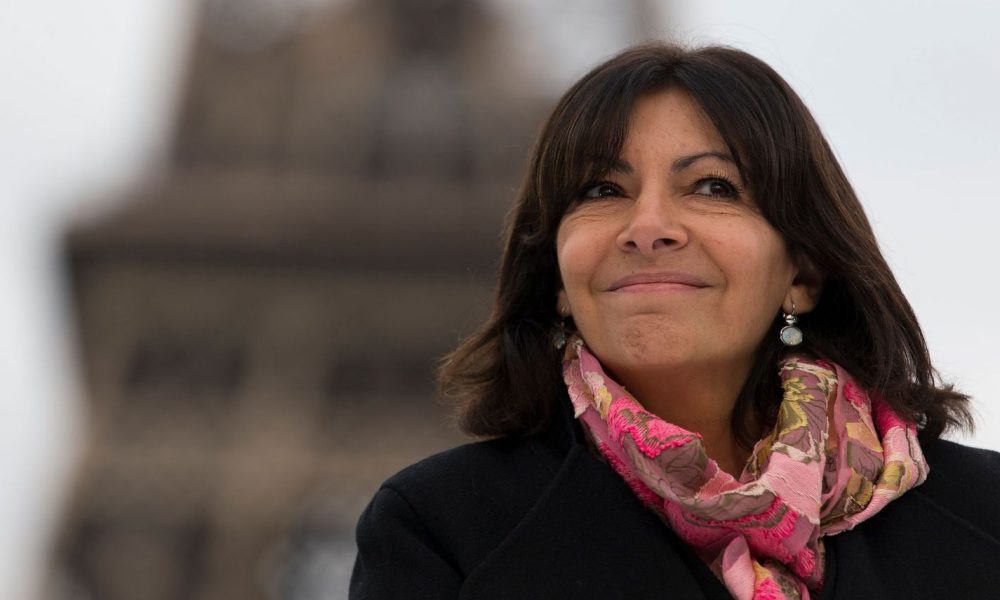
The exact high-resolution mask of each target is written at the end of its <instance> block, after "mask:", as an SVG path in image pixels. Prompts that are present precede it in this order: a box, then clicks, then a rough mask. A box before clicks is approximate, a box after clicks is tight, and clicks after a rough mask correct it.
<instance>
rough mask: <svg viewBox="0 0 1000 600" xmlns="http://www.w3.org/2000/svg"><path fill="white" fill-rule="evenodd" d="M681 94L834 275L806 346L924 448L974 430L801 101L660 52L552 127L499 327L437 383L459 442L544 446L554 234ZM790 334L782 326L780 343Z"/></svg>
mask: <svg viewBox="0 0 1000 600" xmlns="http://www.w3.org/2000/svg"><path fill="white" fill-rule="evenodd" d="M670 86H680V87H682V88H683V89H685V90H686V91H687V92H688V93H689V94H690V95H691V97H693V98H694V100H695V101H696V102H697V103H698V104H699V105H700V106H701V108H702V110H703V111H704V112H705V114H706V115H707V116H708V117H709V118H710V120H711V121H712V123H713V124H714V125H715V127H716V129H717V130H718V132H719V134H720V135H721V136H722V139H723V140H725V142H726V144H727V146H728V149H729V151H730V154H731V155H732V156H733V157H734V158H735V159H736V163H737V165H738V168H739V171H740V174H741V176H742V178H743V181H744V182H745V183H746V185H747V186H748V190H749V191H750V193H751V195H752V197H753V198H754V199H755V200H756V203H757V205H758V206H759V209H760V211H761V213H762V214H763V216H764V217H765V218H766V219H767V220H768V221H769V222H770V223H771V225H772V226H773V227H774V228H775V229H777V231H778V232H779V233H780V234H781V235H782V236H783V238H784V240H785V242H786V244H787V248H788V250H789V253H790V254H791V256H792V257H793V259H794V260H797V261H803V260H808V261H809V262H810V263H811V264H812V265H813V266H815V267H816V268H817V269H818V270H819V271H820V272H821V273H822V274H823V276H824V283H823V293H822V296H821V297H820V300H819V303H818V304H817V306H816V307H815V309H814V310H813V311H812V312H810V313H808V314H805V315H802V317H801V320H800V327H801V328H802V329H803V330H804V331H805V333H806V344H805V345H807V346H808V348H809V349H810V350H812V351H813V352H814V353H815V354H817V355H820V356H823V357H826V358H828V359H830V360H833V361H834V362H837V363H839V364H840V365H841V366H843V367H844V368H845V369H846V370H847V371H848V372H850V373H851V374H852V375H853V376H854V377H855V378H857V380H858V381H859V382H860V383H861V384H862V385H864V386H865V387H867V388H868V389H871V390H874V391H875V392H877V393H879V394H881V395H882V396H883V397H884V398H885V399H886V400H887V401H888V402H889V403H890V404H891V405H892V406H893V407H894V408H895V409H896V410H897V411H898V412H899V413H900V414H901V415H903V416H905V417H908V418H910V419H913V420H915V421H917V422H918V423H919V424H920V429H921V433H920V435H921V438H923V439H933V438H936V437H939V436H940V435H941V433H942V432H943V431H945V430H946V429H948V428H950V427H956V426H957V427H964V428H967V429H971V428H972V419H971V416H970V413H969V409H968V397H967V396H966V395H964V394H961V393H959V392H957V391H955V390H953V388H952V387H951V386H950V385H943V384H941V383H940V380H939V378H938V375H937V372H936V371H935V370H934V368H933V366H932V365H931V361H930V356H929V354H928V351H927V345H926V343H925V340H924V337H923V334H922V333H921V331H920V326H919V325H918V323H917V319H916V316H915V315H914V313H913V309H912V308H911V307H910V304H909V303H908V302H907V300H906V298H905V297H904V296H903V293H902V291H901V290H900V288H899V285H898V284H897V283H896V279H895V278H894V277H893V275H892V272H891V271H890V269H889V266H888V265H887V264H886V261H885V259H884V258H883V257H882V254H881V252H880V251H879V247H878V243H877V242H876V241H875V236H874V233H873V232H872V228H871V225H870V224H869V222H868V219H867V217H866V216H865V213H864V210H863V209H862V207H861V204H860V203H859V202H858V198H857V196H856V195H855V193H854V190H853V189H852V188H851V185H850V183H849V182H848V181H847V177H846V176H845V175H844V173H843V171H842V170H841V168H840V165H839V164H838V163H837V159H836V157H835V156H834V154H833V152H832V151H831V149H830V147H829V145H828V144H827V142H826V140H825V139H824V138H823V135H822V133H821V132H820V129H819V126H818V125H817V124H816V122H815V120H813V118H812V115H811V114H810V113H809V110H808V109H807V108H806V107H805V105H804V104H803V103H802V101H801V100H800V99H799V97H798V96H797V95H796V94H795V92H794V91H792V89H791V88H790V87H789V86H788V84H787V83H785V81H784V80H783V79H782V78H781V77H780V76H779V75H778V74H777V73H776V72H775V71H774V70H773V69H771V68H770V67H769V66H767V65H766V64H765V63H764V62H762V61H760V60H759V59H757V58H755V57H753V56H751V55H749V54H747V53H745V52H742V51H740V50H735V49H732V48H727V47H720V46H710V47H704V48H698V49H693V50H688V49H685V48H682V47H679V46H675V45H669V44H660V43H655V44H645V45H641V46H637V47H633V48H630V49H628V50H625V51H623V52H622V53H620V54H618V55H616V56H614V57H613V58H611V59H610V60H608V61H607V62H605V63H603V64H601V65H599V66H597V67H596V68H594V69H593V70H592V71H590V72H589V73H588V74H587V75H585V76H584V77H583V78H582V79H581V80H580V81H579V82H577V83H576V84H575V85H574V86H573V87H572V88H570V90H569V91H568V92H566V94H565V95H564V96H563V97H562V99H561V100H560V101H559V103H558V104H557V105H556V107H555V109H554V110H553V112H552V114H551V115H550V117H549V119H548V121H547V122H546V124H545V125H544V127H543V129H542V131H541V135H540V137H539V139H538V141H537V143H536V146H535V149H534V152H533V155H532V157H531V161H530V164H529V167H528V172H527V174H526V176H525V179H524V182H523V184H522V188H521V190H520V193H519V195H518V198H517V202H516V204H515V205H514V207H513V210H512V211H511V213H510V215H509V218H508V224H507V229H506V238H505V248H504V253H503V258H502V261H501V265H500V274H499V281H498V288H497V291H496V301H495V304H494V307H493V313H492V315H491V316H490V318H489V320H488V321H487V322H486V323H485V324H484V325H483V326H482V327H481V328H480V329H479V330H478V331H477V332H476V333H475V334H473V335H472V336H471V337H469V338H468V339H466V340H465V341H464V342H463V343H462V344H461V345H460V346H459V347H458V348H457V349H456V350H455V351H454V352H452V353H451V354H450V355H448V356H447V357H445V359H444V361H443V363H442V366H441V369H440V372H439V382H440V387H441V392H442V394H443V395H444V397H445V398H446V399H448V400H450V401H452V402H453V403H454V405H455V406H456V408H457V414H458V418H459V424H460V426H461V428H462V429H463V430H465V431H466V432H468V433H471V434H474V435H479V436H498V435H505V434H528V433H532V432H536V431H539V430H540V429H542V428H544V427H545V426H546V425H547V424H548V421H549V419H550V418H551V415H552V414H553V408H554V406H555V405H556V403H557V402H561V401H564V399H565V394H566V392H565V387H564V385H563V383H562V374H561V365H560V362H561V357H562V353H561V351H559V350H557V349H556V348H555V347H554V345H553V343H552V339H553V337H552V336H553V331H554V330H555V329H556V328H557V325H558V323H559V316H558V315H557V313H556V295H557V292H558V290H559V287H560V279H559V268H558V264H557V261H556V252H555V238H556V231H557V229H558V227H559V223H560V221H561V219H562V217H563V215H564V214H565V213H566V212H567V211H568V210H569V209H570V208H571V207H572V206H573V205H574V203H575V202H577V201H578V198H579V195H580V190H581V189H582V187H583V186H584V185H585V184H586V183H587V182H589V181H592V180H594V179H595V178H597V177H600V176H602V175H604V174H605V173H606V172H607V171H609V170H610V167H611V162H612V161H614V160H615V159H616V158H618V156H619V155H620V153H621V149H622V146H623V144H624V141H625V138H626V135H627V133H628V128H629V119H630V115H631V112H632V107H633V105H634V104H635V102H636V100H637V99H638V98H639V97H641V96H643V95H645V94H648V93H650V92H653V91H657V90H662V89H665V88H667V87H670ZM780 324H781V319H780V315H775V322H774V330H775V331H777V329H778V328H779V327H780ZM784 352H786V350H785V348H784V347H783V346H782V344H781V342H780V341H779V340H778V338H777V335H769V336H765V339H764V340H763V341H762V342H761V345H760V347H759V348H758V351H757V358H756V362H755V366H754V368H753V369H752V370H751V373H750V376H749V377H748V379H747V381H746V383H745V384H744V387H743V390H742V392H741V393H740V397H739V399H738V401H737V403H736V407H735V409H734V411H733V415H732V425H733V431H734V433H735V434H736V435H737V439H739V440H740V441H741V443H743V444H744V445H746V446H750V445H752V444H753V442H754V441H756V439H757V437H759V433H760V432H758V431H751V430H750V429H749V428H750V426H751V424H752V423H759V424H769V423H773V422H774V418H775V414H776V411H777V406H778V403H779V401H780V398H781V394H780V386H779V380H778V377H777V364H778V361H779V360H780V358H781V357H782V354H783V353H784Z"/></svg>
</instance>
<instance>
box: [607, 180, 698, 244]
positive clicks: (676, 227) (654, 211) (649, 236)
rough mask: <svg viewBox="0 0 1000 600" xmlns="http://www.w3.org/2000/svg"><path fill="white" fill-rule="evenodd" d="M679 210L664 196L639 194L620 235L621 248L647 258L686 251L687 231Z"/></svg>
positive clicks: (660, 194) (661, 194)
mask: <svg viewBox="0 0 1000 600" xmlns="http://www.w3.org/2000/svg"><path fill="white" fill-rule="evenodd" d="M680 211H681V209H680V208H679V207H677V206H675V205H674V203H673V202H672V201H671V199H670V198H669V197H668V196H667V195H665V194H663V193H653V192H651V193H646V194H640V196H639V197H638V198H636V201H635V202H634V203H633V204H632V208H631V211H630V213H629V220H628V223H627V224H626V226H625V228H624V229H623V230H622V232H621V233H620V234H618V239H617V243H618V247H619V248H620V249H621V250H623V251H624V252H627V253H638V254H642V255H644V256H653V255H655V254H656V253H658V252H661V251H664V250H676V249H678V248H683V247H684V246H685V245H686V244H687V243H688V231H687V228H685V227H684V224H683V222H682V220H683V219H682V215H681V212H680Z"/></svg>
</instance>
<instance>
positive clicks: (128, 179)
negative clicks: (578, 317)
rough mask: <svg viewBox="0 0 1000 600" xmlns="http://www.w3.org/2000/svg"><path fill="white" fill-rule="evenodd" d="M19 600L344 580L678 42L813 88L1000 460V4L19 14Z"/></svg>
mask: <svg viewBox="0 0 1000 600" xmlns="http://www.w3.org/2000/svg"><path fill="white" fill-rule="evenodd" d="M3 9H4V10H3V14H4V15H5V17H4V19H3V22H2V23H0V34H2V35H0V82H2V85H3V93H2V94H0V132H2V135H0V192H2V194H0V201H2V202H3V204H2V205H0V208H2V211H3V213H2V216H3V218H2V219H0V277H2V279H0V281H3V293H2V294H0V325H2V329H0V331H2V332H3V333H2V335H0V382H2V383H0V385H2V386H3V387H2V388H0V390H2V393H3V403H2V405H0V406H2V412H0V440H2V442H0V443H2V444H3V445H4V447H3V450H4V451H3V452H0V476H2V477H3V478H4V482H5V485H4V486H3V491H2V492H0V539H2V540H3V542H2V544H0V597H2V598H11V599H15V600H16V599H25V600H35V599H44V600H167V599H171V600H173V599H199V600H200V599H220V600H222V599H234V600H235V599H240V600H246V599H250V600H253V599H260V600H265V599H295V600H307V599H314V598H316V599H319V598H332V599H338V598H346V589H347V581H348V578H349V575H350V568H351V565H352V562H353V556H354V551H355V550H354V542H353V527H354V524H355V522H356V520H357V517H358V515H359V513H360V511H361V510H362V508H363V507H364V505H365V504H366V502H367V500H368V499H369V498H370V496H371V495H372V493H373V492H374V490H375V489H376V487H377V486H378V484H379V483H380V482H381V481H382V480H384V479H385V478H386V477H388V476H389V475H391V474H392V473H393V472H395V471H396V470H398V469H399V468H401V467H403V466H405V465H407V464H410V463H412V462H413V461H415V460H417V459H419V458H421V457H423V456H426V455H428V454H430V453H432V452H435V451H438V450H440V449H443V448H447V447H449V446H453V445H455V444H458V443H462V442H463V441H464V440H463V438H462V437H461V436H460V435H459V434H458V433H457V432H455V431H454V430H453V429H451V428H450V427H449V425H448V422H447V419H446V414H445V411H444V410H443V409H442V407H441V406H439V405H438V404H437V403H436V402H435V400H434V386H433V376H432V370H433V366H434V364H435V360H436V359H437V358H438V357H439V356H441V355H442V354H443V353H445V352H447V351H448V350H449V349H451V348H452V347H454V346H455V344H456V343H457V341H458V340H459V339H460V338H461V337H462V336H463V335H465V334H467V333H469V332H470V331H471V330H472V329H473V328H474V327H475V326H476V325H477V324H478V323H479V322H480V321H481V320H482V319H483V318H484V317H485V316H486V314H487V312H488V309H489V302H490V298H491V291H492V280H493V276H494V269H495V266H496V264H497V259H498V257H499V241H500V237H499V235H500V234H499V232H500V227H501V223H502V219H503V215H504V213H505V211H506V210H507V208H508V207H509V205H510V202H511V200H512V199H513V196H514V192H515V189H516V188H517V185H518V183H519V179H520V177H521V174H522V171H523V169H524V165H525V161H526V158H527V154H528V152H529V149H530V146H531V142H532V139H533V136H534V134H535V132H536V131H537V129H538V127H539V126H540V124H541V122H542V119H544V117H545V115H546V112H547V111H548V110H550V109H551V107H552V106H553V103H554V102H555V100H556V98H557V97H558V95H559V94H560V93H561V92H562V91H563V90H564V89H565V88H566V87H567V86H568V85H569V84H570V83H572V82H573V81H574V80H575V79H576V78H578V77H579V76H581V75H582V74H583V73H584V72H586V71H587V70H588V69H589V68H590V67H591V66H593V65H594V64H596V63H597V62H599V61H600V60H602V59H603V58H606V57H608V56H609V55H611V54H612V53H614V52H615V51H617V50H619V49H621V48H623V47H624V46H626V45H628V44H630V43H633V42H636V41H641V40H645V39H650V38H666V39H673V40H677V41H682V42H687V43H690V44H705V43H726V44H730V45H734V46H737V47H740V48H743V49H746V50H748V51H750V52H752V53H754V54H756V55H757V56H759V57H761V58H763V59H764V60H765V61H767V62H769V63H770V64H771V65H772V66H774V67H775V68H776V69H777V70H778V71H779V72H780V73H781V74H782V75H784V76H785V77H786V78H787V79H788V81H789V82H790V83H791V84H792V86H793V87H794V88H796V90H797V91H798V92H799V93H800V94H801V95H802V96H803V98H804V99H805V101H806V103H807V104H808V105H809V106H810V107H811V108H812V110H813V112H814V114H815V115H816V117H817V119H818V120H819V122H820V124H821V126H823V128H824V130H825V132H826V134H827V136H828V139H829V140H830V142H831V143H832V145H833V147H834V148H835V150H836V151H837V153H838V156H839V157H840V158H841V161H842V163H843V165H844V167H845V169H846V171H847V173H848V175H849V176H850V177H851V179H852V181H853V182H854V184H855V186H856V187H857V189H858V192H859V193H860V195H861V197H862V200H863V202H864V203H865V205H866V207H867V209H868V211H869V215H870V217H871V219H872V221H873V223H874V225H875V228H876V230H877V233H878V235H879V237H880V240H881V242H882V244H883V249H884V251H885V253H886V255H887V256H888V258H889V260H890V263H891V264H892V266H893V268H894V270H895V272H896V274H897V276H898V278H899V279H900V282H901V284H902V286H903V289H904V291H905V292H906V293H907V295H908V297H909V298H910V299H911V301H912V303H913V304H914V307H915V309H916V311H917V314H918V316H919V317H920V319H921V322H922V324H923V327H924V330H925V333H926V335H927V338H928V340H929V343H930V347H931V351H932V354H933V356H934V358H935V361H936V364H937V365H938V367H939V368H940V370H941V371H942V375H943V376H944V377H945V379H946V380H950V381H954V382H955V383H957V384H958V386H959V387H960V388H961V389H963V390H965V391H966V392H968V393H971V394H972V395H973V396H974V397H975V399H976V404H975V406H976V411H977V414H978V416H979V418H980V428H979V430H978V432H977V433H976V434H975V435H974V436H971V437H967V438H959V439H960V441H964V442H965V443H969V444H972V445H976V446H980V447H986V448H992V449H1000V410H998V409H997V406H998V404H1000V392H998V391H997V388H998V387H1000V386H998V384H1000V376H998V375H997V370H996V368H995V366H994V365H995V363H996V359H997V358H998V353H997V351H996V349H995V347H994V346H993V340H994V339H997V338H998V337H1000V316H998V313H997V311H995V310H994V309H993V307H994V304H995V301H996V298H997V294H998V291H1000V290H998V286H997V283H996V279H995V276H994V275H992V273H994V272H995V271H996V262H997V259H998V258H1000V252H998V251H997V250H996V248H995V245H994V241H995V239H996V233H995V228H996V225H995V223H996V222H997V219H998V217H1000V208H998V207H997V200H996V199H995V198H994V195H995V193H996V192H995V191H994V190H993V189H992V188H991V187H990V186H991V185H992V183H991V182H992V175H993V174H994V173H995V172H996V171H997V169H998V167H1000V145H998V144H997V142H996V139H997V137H998V135H1000V117H998V116H997V111H996V106H998V105H1000V42H998V41H997V39H996V37H995V34H994V24H995V23H997V22H1000V21H998V19H1000V8H997V7H996V6H995V5H994V4H992V3H987V2H969V1H957V2H953V3H949V4H947V5H944V4H941V3H920V2H916V3H915V2H906V3H904V2H886V1H878V0H876V1H873V2H866V3H864V4H863V5H862V4H861V3H838V4H837V5H836V6H834V5H823V6H812V5H804V4H802V3H794V2H792V1H790V0H789V1H781V2H778V1H772V0H769V1H765V2H756V3H752V5H751V4H749V3H740V2H736V1H735V0H728V1H723V0H717V1H716V0H713V1H705V2H694V1H693V0H692V1H690V2H682V1H665V0H578V1H575V2H570V1H568V0H143V2H133V1H131V0H98V1H94V2H89V3H75V2H70V1H69V0H54V1H45V0H36V1H32V2H28V1H27V0H22V1H16V0H7V1H5V2H4V3H3Z"/></svg>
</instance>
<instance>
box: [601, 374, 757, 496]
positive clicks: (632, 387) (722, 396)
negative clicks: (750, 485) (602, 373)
mask: <svg viewBox="0 0 1000 600" xmlns="http://www.w3.org/2000/svg"><path fill="white" fill-rule="evenodd" d="M727 374H728V375H727ZM748 374H749V367H747V368H745V369H732V368H731V367H729V368H722V369H720V368H710V369H704V370H703V372H696V371H693V370H691V369H687V370H685V371H684V372H683V373H680V372H669V371H663V370H657V371H656V372H653V373H649V372H645V373H627V374H623V375H621V376H620V377H621V378H620V379H618V381H619V383H621V384H622V385H623V386H624V387H625V389H626V390H628V391H629V392H630V393H631V394H632V395H633V396H634V397H635V398H636V399H637V400H638V401H639V402H640V403H641V404H642V405H643V406H644V407H645V408H646V409H647V410H649V411H650V412H652V413H653V414H655V415H656V416H658V417H660V418H661V419H663V420H665V421H668V422H670V423H673V424H675V425H678V426H680V427H683V428H684V429H687V430H688V431H692V432H696V433H698V434H700V435H701V437H702V442H703V444H704V447H705V453H706V454H707V455H708V457H709V458H711V459H713V460H715V462H716V463H717V464H718V465H719V468H720V469H722V470H723V471H725V472H727V473H729V474H730V475H732V476H733V477H735V478H737V479H739V477H740V475H741V474H742V472H743V466H744V465H745V464H746V461H747V458H749V456H750V452H751V449H750V448H744V447H743V446H741V445H740V443H739V442H738V441H737V439H736V436H735V434H734V433H733V427H732V414H733V407H734V406H735V405H736V400H737V398H738V396H739V393H740V390H741V389H742V387H743V383H744V382H745V381H746V378H747V375H748Z"/></svg>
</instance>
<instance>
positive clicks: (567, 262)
mask: <svg viewBox="0 0 1000 600" xmlns="http://www.w3.org/2000/svg"><path fill="white" fill-rule="evenodd" d="M592 240H593V236H590V235H587V233H586V232H585V231H582V230H581V229H580V228H578V227H560V229H559V234H558V235H557V236H556V259H557V261H558V262H559V274H560V276H561V277H562V282H563V287H564V289H565V290H566V293H567V294H568V295H569V296H570V297H571V300H572V297H573V296H574V295H576V294H579V293H580V292H581V291H582V290H583V289H585V288H586V287H587V286H588V284H589V282H590V280H591V278H592V276H593V273H594V271H595V269H596V268H597V264H598V262H599V259H600V253H599V252H597V251H596V245H595V244H594V243H593V241H592Z"/></svg>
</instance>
